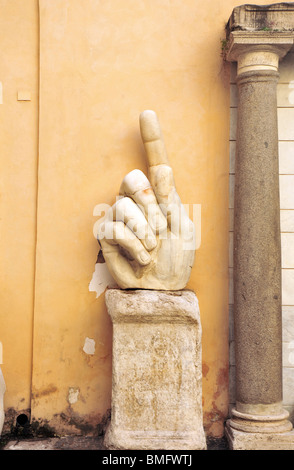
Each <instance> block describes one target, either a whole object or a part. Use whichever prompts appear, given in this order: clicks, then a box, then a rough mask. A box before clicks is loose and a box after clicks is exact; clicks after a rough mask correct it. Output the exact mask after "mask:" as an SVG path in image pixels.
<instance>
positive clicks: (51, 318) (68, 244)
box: [0, 0, 266, 436]
mask: <svg viewBox="0 0 294 470" xmlns="http://www.w3.org/2000/svg"><path fill="white" fill-rule="evenodd" d="M259 3H266V2H259ZM238 4H239V2H237V1H235V0H234V1H233V0H226V1H225V2H224V1H222V0H212V1H210V2H209V3H207V2H202V1H200V0H185V1H183V0H124V1H121V0H100V1H99V0H40V1H39V2H37V1H36V0H26V1H25V2H23V1H20V0H9V1H5V0H0V21H1V26H2V27H1V28H0V37H1V41H2V43H1V48H2V51H3V42H4V43H5V44H7V48H6V49H4V53H3V54H1V57H0V61H1V63H2V62H4V66H2V67H0V71H1V74H2V76H1V77H0V80H2V81H3V83H4V84H5V86H4V91H5V90H6V89H7V92H5V93H6V95H5V100H4V104H3V105H0V112H1V135H2V138H1V141H0V151H1V161H2V163H1V175H0V178H1V181H3V197H4V201H3V200H1V202H0V204H1V206H0V207H1V220H0V223H1V235H2V237H1V241H0V246H1V284H2V289H1V297H0V299H1V310H0V315H1V316H0V341H2V343H3V349H4V365H3V373H4V376H5V379H6V382H7V393H6V406H7V407H9V406H11V407H14V408H15V409H18V408H19V406H20V401H21V400H22V398H24V403H25V406H23V408H29V407H31V417H32V421H33V422H34V423H37V424H39V425H42V426H43V425H46V426H49V427H51V428H53V429H55V430H57V432H60V433H91V432H95V430H96V427H97V424H99V423H100V422H101V420H103V418H104V417H105V416H106V415H107V411H108V409H109V408H110V393H111V341H112V329H111V322H110V320H109V318H108V315H107V312H106V309H105V305H104V294H101V295H100V296H99V297H98V298H96V294H95V292H91V291H89V283H90V282H91V279H92V274H93V272H94V269H95V262H96V258H97V253H98V245H97V242H96V240H95V239H94V237H93V234H92V228H93V224H94V222H95V220H96V218H95V217H94V216H93V209H94V207H95V206H96V205H97V204H98V203H107V204H112V203H113V202H114V198H115V196H116V194H117V193H118V189H119V186H120V183H121V180H122V178H123V177H124V176H125V174H126V173H127V172H129V171H131V170H132V169H134V168H140V169H142V170H143V171H145V170H146V164H145V160H144V153H143V148H142V144H141V142H140V138H139V127H138V117H139V114H140V112H141V111H143V110H144V109H154V110H155V111H156V112H157V114H158V116H159V118H160V121H161V125H162V128H163V132H164V136H165V142H166V146H167V149H168V152H169V156H170V162H171V164H172V166H173V169H174V174H175V179H176V185H177V189H178V192H179V194H180V196H181V198H182V201H183V202H184V203H189V204H201V208H202V214H201V215H202V217H201V232H202V234H201V246H200V248H199V250H198V251H197V255H196V263H195V267H194V268H193V271H192V276H191V279H190V282H189V285H188V287H189V288H191V289H193V290H194V291H195V292H196V293H197V296H198V298H199V304H200V311H201V319H202V328H203V403H204V423H205V429H206V431H207V433H208V434H210V435H213V436H221V435H222V433H223V421H224V419H225V417H226V416H227V412H228V231H229V214H228V207H229V106H230V103H229V67H227V66H224V65H223V62H222V57H221V43H220V40H221V39H222V38H224V28H225V23H226V21H227V20H228V18H229V16H230V13H231V11H232V9H233V7H234V6H236V5H238ZM38 7H39V12H38ZM38 13H39V18H38V16H37V14H38ZM27 22H29V23H30V25H29V27H27ZM19 30H20V31H22V33H23V34H22V35H20V34H19ZM38 34H39V36H38ZM38 49H39V73H40V76H39V96H40V100H39V134H38V136H37V135H36V129H37V125H36V122H37V118H38V108H37V91H38V87H37V79H38V76H37V73H36V67H38V64H37V50H38ZM23 50H25V55H23ZM18 87H21V88H25V90H26V89H27V88H28V89H30V91H31V93H32V96H33V99H32V101H30V102H21V103H20V102H17V101H16V99H15V93H16V91H17V90H18ZM8 90H10V94H9V95H8ZM8 96H9V99H8ZM37 145H38V161H37V158H36V156H37V150H36V149H37ZM3 156H5V157H4V158H3ZM2 165H3V166H2ZM37 172H38V174H37ZM6 174H7V175H8V176H7V177H6ZM37 183H38V184H37ZM37 189H38V192H37ZM1 192H2V190H1ZM36 205H37V214H36V210H35V209H36ZM4 219H5V220H4ZM2 227H3V228H2ZM2 230H3V232H2ZM3 233H4V236H3ZM35 248H36V269H35V271H34V263H35V251H34V250H35ZM3 259H4V263H3ZM33 293H34V294H35V297H33ZM32 335H33V338H32ZM87 338H88V339H90V340H91V341H92V343H91V344H92V345H93V344H94V345H95V351H94V353H93V354H88V353H87V352H85V351H84V350H83V348H84V345H85V341H87ZM32 344H33V357H32ZM31 369H32V371H31ZM31 372H32V384H31V386H32V396H31V401H30V386H29V384H30V381H31Z"/></svg>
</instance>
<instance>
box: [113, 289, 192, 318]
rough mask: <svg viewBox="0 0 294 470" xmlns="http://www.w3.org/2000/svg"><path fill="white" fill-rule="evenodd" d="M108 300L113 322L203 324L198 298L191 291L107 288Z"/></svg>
mask: <svg viewBox="0 0 294 470" xmlns="http://www.w3.org/2000/svg"><path fill="white" fill-rule="evenodd" d="M105 301H106V306H107V310H108V313H109V315H110V316H111V319H112V321H113V322H114V323H120V322H132V323H135V322H140V323H142V322H152V323H155V322H156V321H160V322H163V321H166V322H169V323H181V322H185V323H187V322H188V323H189V322H191V323H198V324H200V313H199V305H198V299H197V296H196V294H195V293H194V292H193V291H191V290H188V289H184V290H181V291H154V290H144V289H129V290H122V289H107V291H106V293H105Z"/></svg>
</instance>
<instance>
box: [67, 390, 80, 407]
mask: <svg viewBox="0 0 294 470" xmlns="http://www.w3.org/2000/svg"><path fill="white" fill-rule="evenodd" d="M79 394H80V389H79V388H77V387H69V389H68V402H69V403H70V405H73V404H74V403H76V402H77V401H78V399H79Z"/></svg>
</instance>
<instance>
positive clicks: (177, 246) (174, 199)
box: [97, 110, 195, 290]
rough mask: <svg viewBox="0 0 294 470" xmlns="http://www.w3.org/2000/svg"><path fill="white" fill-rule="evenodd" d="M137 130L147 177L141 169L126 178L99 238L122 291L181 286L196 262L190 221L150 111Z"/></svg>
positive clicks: (100, 229)
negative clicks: (142, 146) (143, 153)
mask: <svg viewBox="0 0 294 470" xmlns="http://www.w3.org/2000/svg"><path fill="white" fill-rule="evenodd" d="M140 130H141V137H142V140H143V143H144V147H145V151H146V155H147V160H148V178H147V177H146V176H145V174H144V173H143V172H142V171H140V170H133V171H131V172H130V173H128V174H127V175H126V176H125V178H124V179H123V181H122V184H121V187H120V192H119V198H118V199H117V201H116V203H115V204H114V205H113V206H112V208H111V209H109V210H108V212H107V213H106V214H105V217H104V219H103V220H102V222H101V223H100V224H99V227H98V234H97V238H98V240H99V243H100V246H101V249H102V252H103V256H104V259H105V261H106V264H107V267H108V269H109V271H110V273H111V274H112V276H113V278H114V279H115V281H116V282H117V284H118V286H119V287H121V288H122V289H128V288H132V289H156V290H179V289H183V288H184V287H185V286H186V284H187V282H188V280H189V277H190V273H191V269H192V266H193V262H194V256H195V248H194V237H195V228H194V224H193V222H192V221H191V220H190V219H189V217H188V215H187V213H186V211H185V209H184V206H183V205H182V203H181V200H180V198H179V196H178V194H177V191H176V188H175V183H174V177H173V171H172V168H171V167H170V165H169V161H168V157H167V153H166V149H165V145H164V142H163V137H162V134H161V129H160V125H159V122H158V119H157V115H156V113H155V112H154V111H150V110H147V111H144V112H143V113H141V115H140Z"/></svg>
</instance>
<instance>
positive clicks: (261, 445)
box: [225, 420, 294, 450]
mask: <svg viewBox="0 0 294 470" xmlns="http://www.w3.org/2000/svg"><path fill="white" fill-rule="evenodd" d="M230 421H231V420H229V421H228V422H227V424H226V427H225V435H226V437H227V440H228V444H229V447H230V449H231V450H294V431H293V430H292V431H289V432H283V433H275V432H272V433H270V432H266V433H263V432H243V431H238V430H237V429H234V428H232V427H231V425H230Z"/></svg>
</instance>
